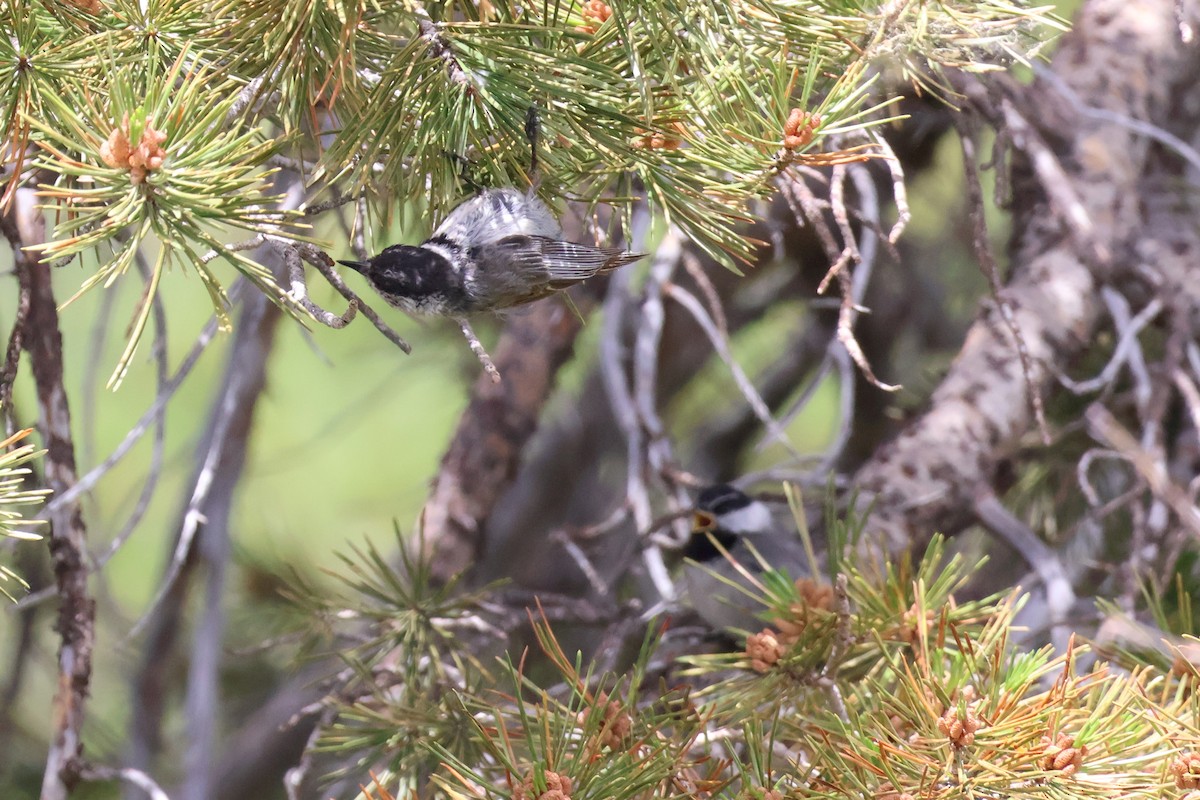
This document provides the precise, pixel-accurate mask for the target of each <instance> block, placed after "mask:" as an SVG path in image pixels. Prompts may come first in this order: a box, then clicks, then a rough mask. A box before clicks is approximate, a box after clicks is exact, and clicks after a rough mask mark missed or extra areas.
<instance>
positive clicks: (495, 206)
mask: <svg viewBox="0 0 1200 800" xmlns="http://www.w3.org/2000/svg"><path fill="white" fill-rule="evenodd" d="M517 234H523V235H525V236H545V237H547V238H550V239H561V238H562V228H560V227H559V224H558V220H556V219H555V218H554V215H553V214H552V213H550V209H548V208H546V204H545V203H543V202H542V201H541V200H539V199H538V198H537V197H536V196H535V195H532V194H526V193H525V192H520V191H517V190H516V189H485V190H483V191H482V192H480V193H479V194H477V195H475V196H474V197H472V198H471V199H469V200H467V201H465V202H463V203H461V204H460V205H459V206H458V207H457V208H455V209H454V210H453V211H451V212H450V215H449V216H448V217H446V219H445V220H444V221H443V222H442V224H441V225H439V226H438V229H437V231H436V232H435V233H434V235H433V237H431V238H435V237H439V236H440V237H445V238H446V239H449V240H451V241H454V242H461V243H463V244H465V245H467V246H475V245H481V244H487V243H489V242H495V241H497V240H499V239H503V238H504V237H506V236H513V235H517Z"/></svg>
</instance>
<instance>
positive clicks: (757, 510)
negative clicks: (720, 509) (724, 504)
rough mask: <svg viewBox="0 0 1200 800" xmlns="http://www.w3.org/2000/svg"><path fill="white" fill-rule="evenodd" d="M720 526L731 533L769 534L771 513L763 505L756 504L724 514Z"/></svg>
mask: <svg viewBox="0 0 1200 800" xmlns="http://www.w3.org/2000/svg"><path fill="white" fill-rule="evenodd" d="M720 525H721V527H722V528H724V529H725V530H727V531H729V532H730V533H767V532H769V531H770V530H771V512H770V510H768V509H767V507H766V506H765V505H763V504H762V503H758V502H754V503H751V504H750V505H748V506H746V507H745V508H739V509H738V510H737V511H730V512H728V513H726V514H722V515H721V520H720Z"/></svg>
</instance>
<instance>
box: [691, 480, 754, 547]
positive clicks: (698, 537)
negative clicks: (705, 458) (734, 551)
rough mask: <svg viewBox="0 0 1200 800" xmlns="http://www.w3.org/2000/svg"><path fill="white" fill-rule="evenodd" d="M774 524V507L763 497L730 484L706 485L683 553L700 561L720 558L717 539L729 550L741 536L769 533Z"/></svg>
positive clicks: (701, 491)
mask: <svg viewBox="0 0 1200 800" xmlns="http://www.w3.org/2000/svg"><path fill="white" fill-rule="evenodd" d="M773 525H774V519H773V517H772V515H771V511H770V509H768V508H767V505H766V503H764V502H762V501H761V500H756V499H754V498H753V497H751V496H750V495H748V494H746V493H745V492H743V491H741V490H740V489H736V488H734V487H733V486H730V485H728V484H718V485H716V486H707V487H705V488H704V489H701V490H700V495H699V496H698V497H697V498H696V510H695V512H694V513H693V515H692V537H691V539H690V540H689V542H688V545H687V547H686V548H685V550H684V556H686V557H687V558H691V559H693V560H695V561H701V562H704V561H709V560H712V559H713V558H720V557H721V553H720V550H719V549H718V548H717V547H715V546H714V544H713V540H714V539H715V540H716V542H717V543H719V544H720V545H721V547H724V548H725V549H726V550H728V549H729V548H731V547H733V546H734V545H735V544H736V543H737V541H738V539H739V537H742V536H762V535H765V534H768V533H770V532H771V529H772V527H773ZM710 535H711V536H710Z"/></svg>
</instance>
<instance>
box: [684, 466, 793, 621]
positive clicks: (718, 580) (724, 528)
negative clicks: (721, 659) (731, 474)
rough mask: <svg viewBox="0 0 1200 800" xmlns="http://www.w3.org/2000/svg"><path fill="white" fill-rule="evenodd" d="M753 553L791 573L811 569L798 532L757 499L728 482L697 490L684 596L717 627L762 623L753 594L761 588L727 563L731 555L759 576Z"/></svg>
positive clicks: (759, 605) (686, 553)
mask: <svg viewBox="0 0 1200 800" xmlns="http://www.w3.org/2000/svg"><path fill="white" fill-rule="evenodd" d="M718 545H719V547H718ZM747 545H749V546H747ZM722 549H724V551H725V552H722ZM755 553H758V555H760V556H761V557H762V561H765V562H766V563H767V565H768V567H769V568H770V569H772V570H779V571H786V572H787V574H788V576H789V577H790V578H792V579H795V578H798V577H801V576H803V575H808V574H809V573H810V571H811V569H810V567H809V566H808V557H807V556H806V555H805V551H804V546H803V544H802V543H801V541H800V538H799V537H798V536H797V535H796V534H795V533H794V532H789V529H788V528H787V527H786V526H784V525H780V524H777V523H776V521H775V519H774V518H773V516H772V514H771V511H770V510H769V509H768V508H767V506H766V504H765V503H763V502H762V501H761V500H756V499H754V498H752V497H750V496H748V495H747V494H745V493H744V492H742V491H740V490H739V489H735V488H734V487H732V486H727V485H719V486H709V487H706V488H705V489H703V490H701V492H700V495H699V497H698V498H697V500H696V513H695V515H694V519H693V533H692V538H691V540H690V541H689V542H688V544H687V546H686V547H685V548H684V552H683V554H684V556H685V557H686V558H687V559H688V561H687V562H686V563H685V564H684V568H683V584H684V594H685V596H684V598H683V599H684V602H685V603H686V604H687V605H689V606H691V607H692V608H693V609H695V611H696V613H697V614H698V615H699V616H700V617H701V618H702V619H704V621H705V622H707V623H708V624H710V625H712V626H713V627H715V628H740V629H742V630H749V631H757V630H759V629H760V628H762V627H763V622H762V620H761V619H759V617H758V616H757V615H758V614H760V613H762V612H763V611H764V610H765V608H764V606H763V605H762V603H761V602H759V600H758V599H756V598H759V597H761V596H762V594H763V592H762V589H761V588H760V587H758V586H755V583H754V582H753V581H752V580H751V579H750V578H748V577H747V576H746V575H744V574H742V572H741V571H740V570H739V569H738V568H737V567H735V566H734V565H733V564H732V563H730V559H731V558H732V559H733V560H734V561H736V562H737V563H738V565H740V566H741V568H742V569H744V570H745V572H746V573H749V575H751V576H754V577H755V578H756V579H757V578H759V577H760V576H761V575H762V574H763V571H764V567H763V565H762V563H761V562H760V561H759V559H758V558H757V557H755V555H754V554H755ZM747 592H750V593H751V594H747ZM752 595H753V596H752Z"/></svg>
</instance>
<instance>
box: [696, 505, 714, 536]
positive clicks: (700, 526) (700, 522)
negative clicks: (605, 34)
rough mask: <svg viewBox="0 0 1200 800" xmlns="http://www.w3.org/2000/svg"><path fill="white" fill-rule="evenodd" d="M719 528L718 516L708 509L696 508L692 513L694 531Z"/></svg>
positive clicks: (702, 531)
mask: <svg viewBox="0 0 1200 800" xmlns="http://www.w3.org/2000/svg"><path fill="white" fill-rule="evenodd" d="M716 529H717V518H716V517H714V516H713V515H712V514H710V513H708V512H707V511H700V510H698V509H697V510H696V511H695V512H694V513H693V514H692V533H704V532H706V531H715V530H716Z"/></svg>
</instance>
